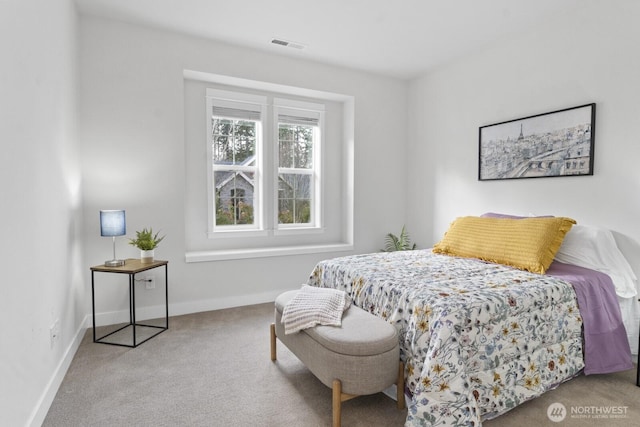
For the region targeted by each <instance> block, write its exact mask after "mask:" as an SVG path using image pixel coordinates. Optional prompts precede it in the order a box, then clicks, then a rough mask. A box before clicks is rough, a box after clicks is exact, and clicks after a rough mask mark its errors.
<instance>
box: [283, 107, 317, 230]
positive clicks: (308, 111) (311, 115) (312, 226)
mask: <svg viewBox="0 0 640 427" xmlns="http://www.w3.org/2000/svg"><path fill="white" fill-rule="evenodd" d="M324 113H325V106H324V104H319V103H312V102H304V101H298V100H291V99H285V98H274V100H273V128H274V129H273V144H272V145H273V147H275V152H274V167H273V170H274V184H273V185H274V196H273V200H274V211H273V215H274V217H273V218H274V221H273V223H274V234H275V235H285V234H294V233H312V232H321V231H322V225H323V215H322V206H323V203H322V202H323V191H322V179H323V176H322V157H323V156H322V152H323V150H322V143H323V141H322V138H323V134H324V131H323V129H324ZM281 115H284V116H290V117H294V118H297V119H299V120H300V121H304V120H308V121H309V123H310V124H312V125H313V126H314V135H313V167H312V168H310V169H307V170H302V169H293V168H292V169H289V168H282V167H280V164H279V163H280V159H279V151H278V149H277V147H278V145H279V123H280V116H281ZM280 173H303V174H309V175H310V176H311V181H312V185H311V221H310V222H309V223H304V224H280V223H279V221H278V214H279V211H278V201H279V195H278V176H279V174H280Z"/></svg>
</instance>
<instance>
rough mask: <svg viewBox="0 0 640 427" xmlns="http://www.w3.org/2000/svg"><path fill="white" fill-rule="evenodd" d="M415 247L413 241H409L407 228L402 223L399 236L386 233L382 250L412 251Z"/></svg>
mask: <svg viewBox="0 0 640 427" xmlns="http://www.w3.org/2000/svg"><path fill="white" fill-rule="evenodd" d="M416 248H417V245H416V244H415V243H413V244H412V243H411V238H410V237H409V233H407V230H406V229H405V227H404V225H403V226H402V231H400V236H396V235H395V234H393V233H389V234H387V237H386V238H385V245H384V249H383V250H382V252H395V251H413V250H415V249H416Z"/></svg>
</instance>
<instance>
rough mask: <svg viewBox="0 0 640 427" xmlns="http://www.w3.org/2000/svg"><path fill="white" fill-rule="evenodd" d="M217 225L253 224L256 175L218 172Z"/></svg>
mask: <svg viewBox="0 0 640 427" xmlns="http://www.w3.org/2000/svg"><path fill="white" fill-rule="evenodd" d="M213 179H214V184H215V189H216V200H215V212H216V217H215V224H216V225H217V226H221V225H238V224H253V223H254V216H253V206H254V191H253V190H254V185H255V182H254V174H253V173H251V172H236V171H216V172H215V173H214V178H213Z"/></svg>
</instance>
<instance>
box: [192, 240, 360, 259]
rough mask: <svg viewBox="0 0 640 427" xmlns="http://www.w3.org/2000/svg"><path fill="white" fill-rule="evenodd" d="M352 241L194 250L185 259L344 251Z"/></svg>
mask: <svg viewBox="0 0 640 427" xmlns="http://www.w3.org/2000/svg"><path fill="white" fill-rule="evenodd" d="M353 249H354V247H353V244H351V243H332V244H327V245H309V246H288V247H282V248H256V249H233V250H219V251H193V252H187V253H185V261H186V262H187V263H192V262H207V261H225V260H232V259H249V258H266V257H274V256H286V255H302V254H314V253H323V252H342V251H351V250H353Z"/></svg>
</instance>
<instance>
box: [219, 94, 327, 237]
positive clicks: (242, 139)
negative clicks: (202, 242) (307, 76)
mask: <svg viewBox="0 0 640 427" xmlns="http://www.w3.org/2000/svg"><path fill="white" fill-rule="evenodd" d="M269 110H271V111H272V114H266V112H267V111H269ZM323 115H324V106H323V105H322V104H316V103H309V102H302V101H298V100H290V99H282V98H270V97H265V96H261V95H252V94H245V93H235V92H229V91H223V90H217V89H208V90H207V116H208V117H207V127H208V138H207V149H208V158H209V170H210V175H209V195H210V202H209V224H210V227H209V236H210V237H215V236H216V235H219V234H226V233H230V232H234V234H235V235H241V234H243V233H242V232H244V234H247V233H250V234H256V233H258V234H260V233H283V232H284V233H287V232H292V230H298V231H300V230H305V229H306V230H310V229H318V228H319V227H320V226H321V224H322V218H321V217H322V215H321V209H320V207H321V197H320V196H321V194H322V191H321V173H320V171H321V168H320V165H321V126H322V118H323ZM270 117H272V120H269V118H270ZM270 207H273V209H270Z"/></svg>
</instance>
